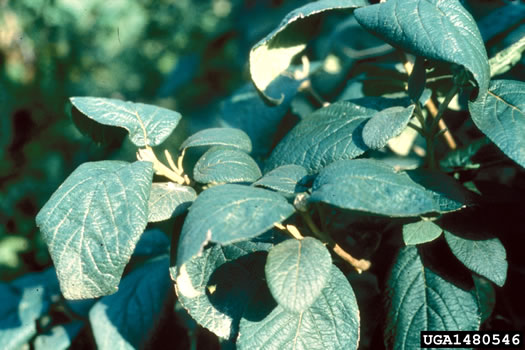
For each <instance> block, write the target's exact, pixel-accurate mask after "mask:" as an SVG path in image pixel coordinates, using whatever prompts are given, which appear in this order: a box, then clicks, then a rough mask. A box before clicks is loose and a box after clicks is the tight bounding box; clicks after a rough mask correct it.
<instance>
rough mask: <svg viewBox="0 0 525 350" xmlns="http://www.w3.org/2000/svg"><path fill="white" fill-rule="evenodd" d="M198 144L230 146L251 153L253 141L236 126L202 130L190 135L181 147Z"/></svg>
mask: <svg viewBox="0 0 525 350" xmlns="http://www.w3.org/2000/svg"><path fill="white" fill-rule="evenodd" d="M197 146H228V147H233V148H238V149H240V150H241V151H245V152H248V153H250V152H251V151H252V141H251V140H250V137H249V136H248V135H247V134H246V133H245V132H244V131H242V130H240V129H235V128H210V129H204V130H201V131H199V132H197V133H195V134H193V135H191V136H190V137H188V138H187V139H186V140H184V142H183V143H182V145H180V149H183V148H190V147H197Z"/></svg>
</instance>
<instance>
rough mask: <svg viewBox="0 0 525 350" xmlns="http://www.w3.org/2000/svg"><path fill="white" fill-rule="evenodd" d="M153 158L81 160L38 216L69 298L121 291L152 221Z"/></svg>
mask: <svg viewBox="0 0 525 350" xmlns="http://www.w3.org/2000/svg"><path fill="white" fill-rule="evenodd" d="M152 177H153V169H152V165H151V163H150V162H135V163H127V162H121V161H101V162H92V163H84V164H82V165H80V166H79V167H78V168H77V169H76V170H75V171H74V172H73V173H72V174H71V175H69V177H68V178H67V179H66V180H65V181H64V183H63V184H62V185H61V186H60V187H59V188H58V189H57V190H56V192H55V193H53V195H52V196H51V198H50V199H49V201H48V202H47V203H46V204H45V205H44V207H43V208H42V209H41V210H40V212H39V213H38V215H37V217H36V223H37V225H38V227H39V228H40V230H41V231H42V233H43V235H44V239H45V241H46V243H47V245H48V248H49V252H50V254H51V258H52V259H53V262H54V264H55V267H56V269H57V274H58V279H59V281H60V288H61V290H62V293H63V294H64V296H65V297H66V298H67V299H86V298H95V297H99V296H103V295H107V294H111V293H114V292H116V291H117V286H118V283H119V281H120V277H121V275H122V272H123V270H124V267H125V266H126V264H127V262H128V261H129V258H130V257H131V253H132V252H133V249H134V248H135V245H136V243H137V241H138V240H139V238H140V234H141V233H142V231H144V228H145V227H146V224H147V222H148V198H149V192H150V187H151V179H152Z"/></svg>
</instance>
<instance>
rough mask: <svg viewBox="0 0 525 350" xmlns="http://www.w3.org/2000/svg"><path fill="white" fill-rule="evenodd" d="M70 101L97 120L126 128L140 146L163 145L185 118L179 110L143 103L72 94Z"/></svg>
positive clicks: (132, 139) (131, 137) (134, 141)
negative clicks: (182, 118) (73, 95)
mask: <svg viewBox="0 0 525 350" xmlns="http://www.w3.org/2000/svg"><path fill="white" fill-rule="evenodd" d="M70 100H71V103H72V104H73V105H74V106H75V107H76V108H77V109H78V110H79V111H80V112H82V113H83V114H85V115H86V116H87V117H88V118H90V119H93V120H94V121H96V122H97V123H100V124H103V125H109V126H118V127H121V128H124V129H126V130H127V131H128V132H129V137H130V139H131V141H132V142H133V143H134V144H135V145H136V146H139V147H143V146H146V145H148V146H157V145H160V144H161V143H162V142H163V141H164V140H166V139H167V138H168V136H170V135H171V133H172V132H173V130H174V129H175V127H176V126H177V124H178V123H179V121H180V119H181V115H180V114H179V113H178V112H175V111H170V110H169V109H165V108H161V107H157V106H152V105H146V104H143V103H133V102H125V101H121V100H116V99H111V98H100V97H71V98H70Z"/></svg>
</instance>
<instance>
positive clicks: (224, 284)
mask: <svg viewBox="0 0 525 350" xmlns="http://www.w3.org/2000/svg"><path fill="white" fill-rule="evenodd" d="M271 246H272V244H270V243H268V242H266V241H265V240H263V241H259V240H257V241H255V240H254V241H243V242H238V243H232V244H228V245H214V246H212V247H209V248H207V249H205V250H204V251H203V253H202V254H201V255H200V256H196V257H193V258H191V259H190V260H188V261H187V262H185V263H184V264H183V265H182V267H181V268H180V269H179V272H177V268H176V267H175V266H173V267H171V268H170V273H171V276H172V279H173V281H175V287H176V289H175V290H176V292H177V297H178V299H179V301H180V302H181V304H182V305H183V306H184V308H185V309H186V310H187V311H188V312H189V314H190V315H191V317H193V318H194V319H195V321H197V322H198V323H199V324H200V325H201V326H203V327H205V328H207V329H209V330H210V331H212V332H213V333H215V334H216V335H217V336H218V337H220V338H224V339H232V340H234V339H235V338H236V337H237V333H238V331H239V322H240V320H241V316H242V314H243V313H244V309H245V308H246V306H247V304H248V303H249V301H250V300H251V299H252V297H253V295H254V294H255V293H256V291H257V290H258V289H259V288H261V287H263V286H265V282H264V263H265V261H266V254H264V252H266V251H268V249H270V247H271Z"/></svg>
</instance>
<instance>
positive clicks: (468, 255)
mask: <svg viewBox="0 0 525 350" xmlns="http://www.w3.org/2000/svg"><path fill="white" fill-rule="evenodd" d="M445 239H446V240H447V243H448V246H449V247H450V250H452V253H454V255H455V256H456V257H457V258H458V259H459V261H461V262H462V263H463V264H464V265H465V266H466V267H468V268H469V269H470V270H472V271H474V272H476V273H477V274H479V275H481V276H483V277H486V278H488V279H489V280H491V281H492V282H494V283H496V284H497V285H498V286H500V287H502V286H503V285H504V284H505V280H506V279H507V268H508V263H507V253H506V251H505V247H503V245H502V244H501V242H500V240H499V239H497V238H490V239H467V238H463V237H459V236H456V235H454V234H453V233H451V232H448V231H445Z"/></svg>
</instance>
